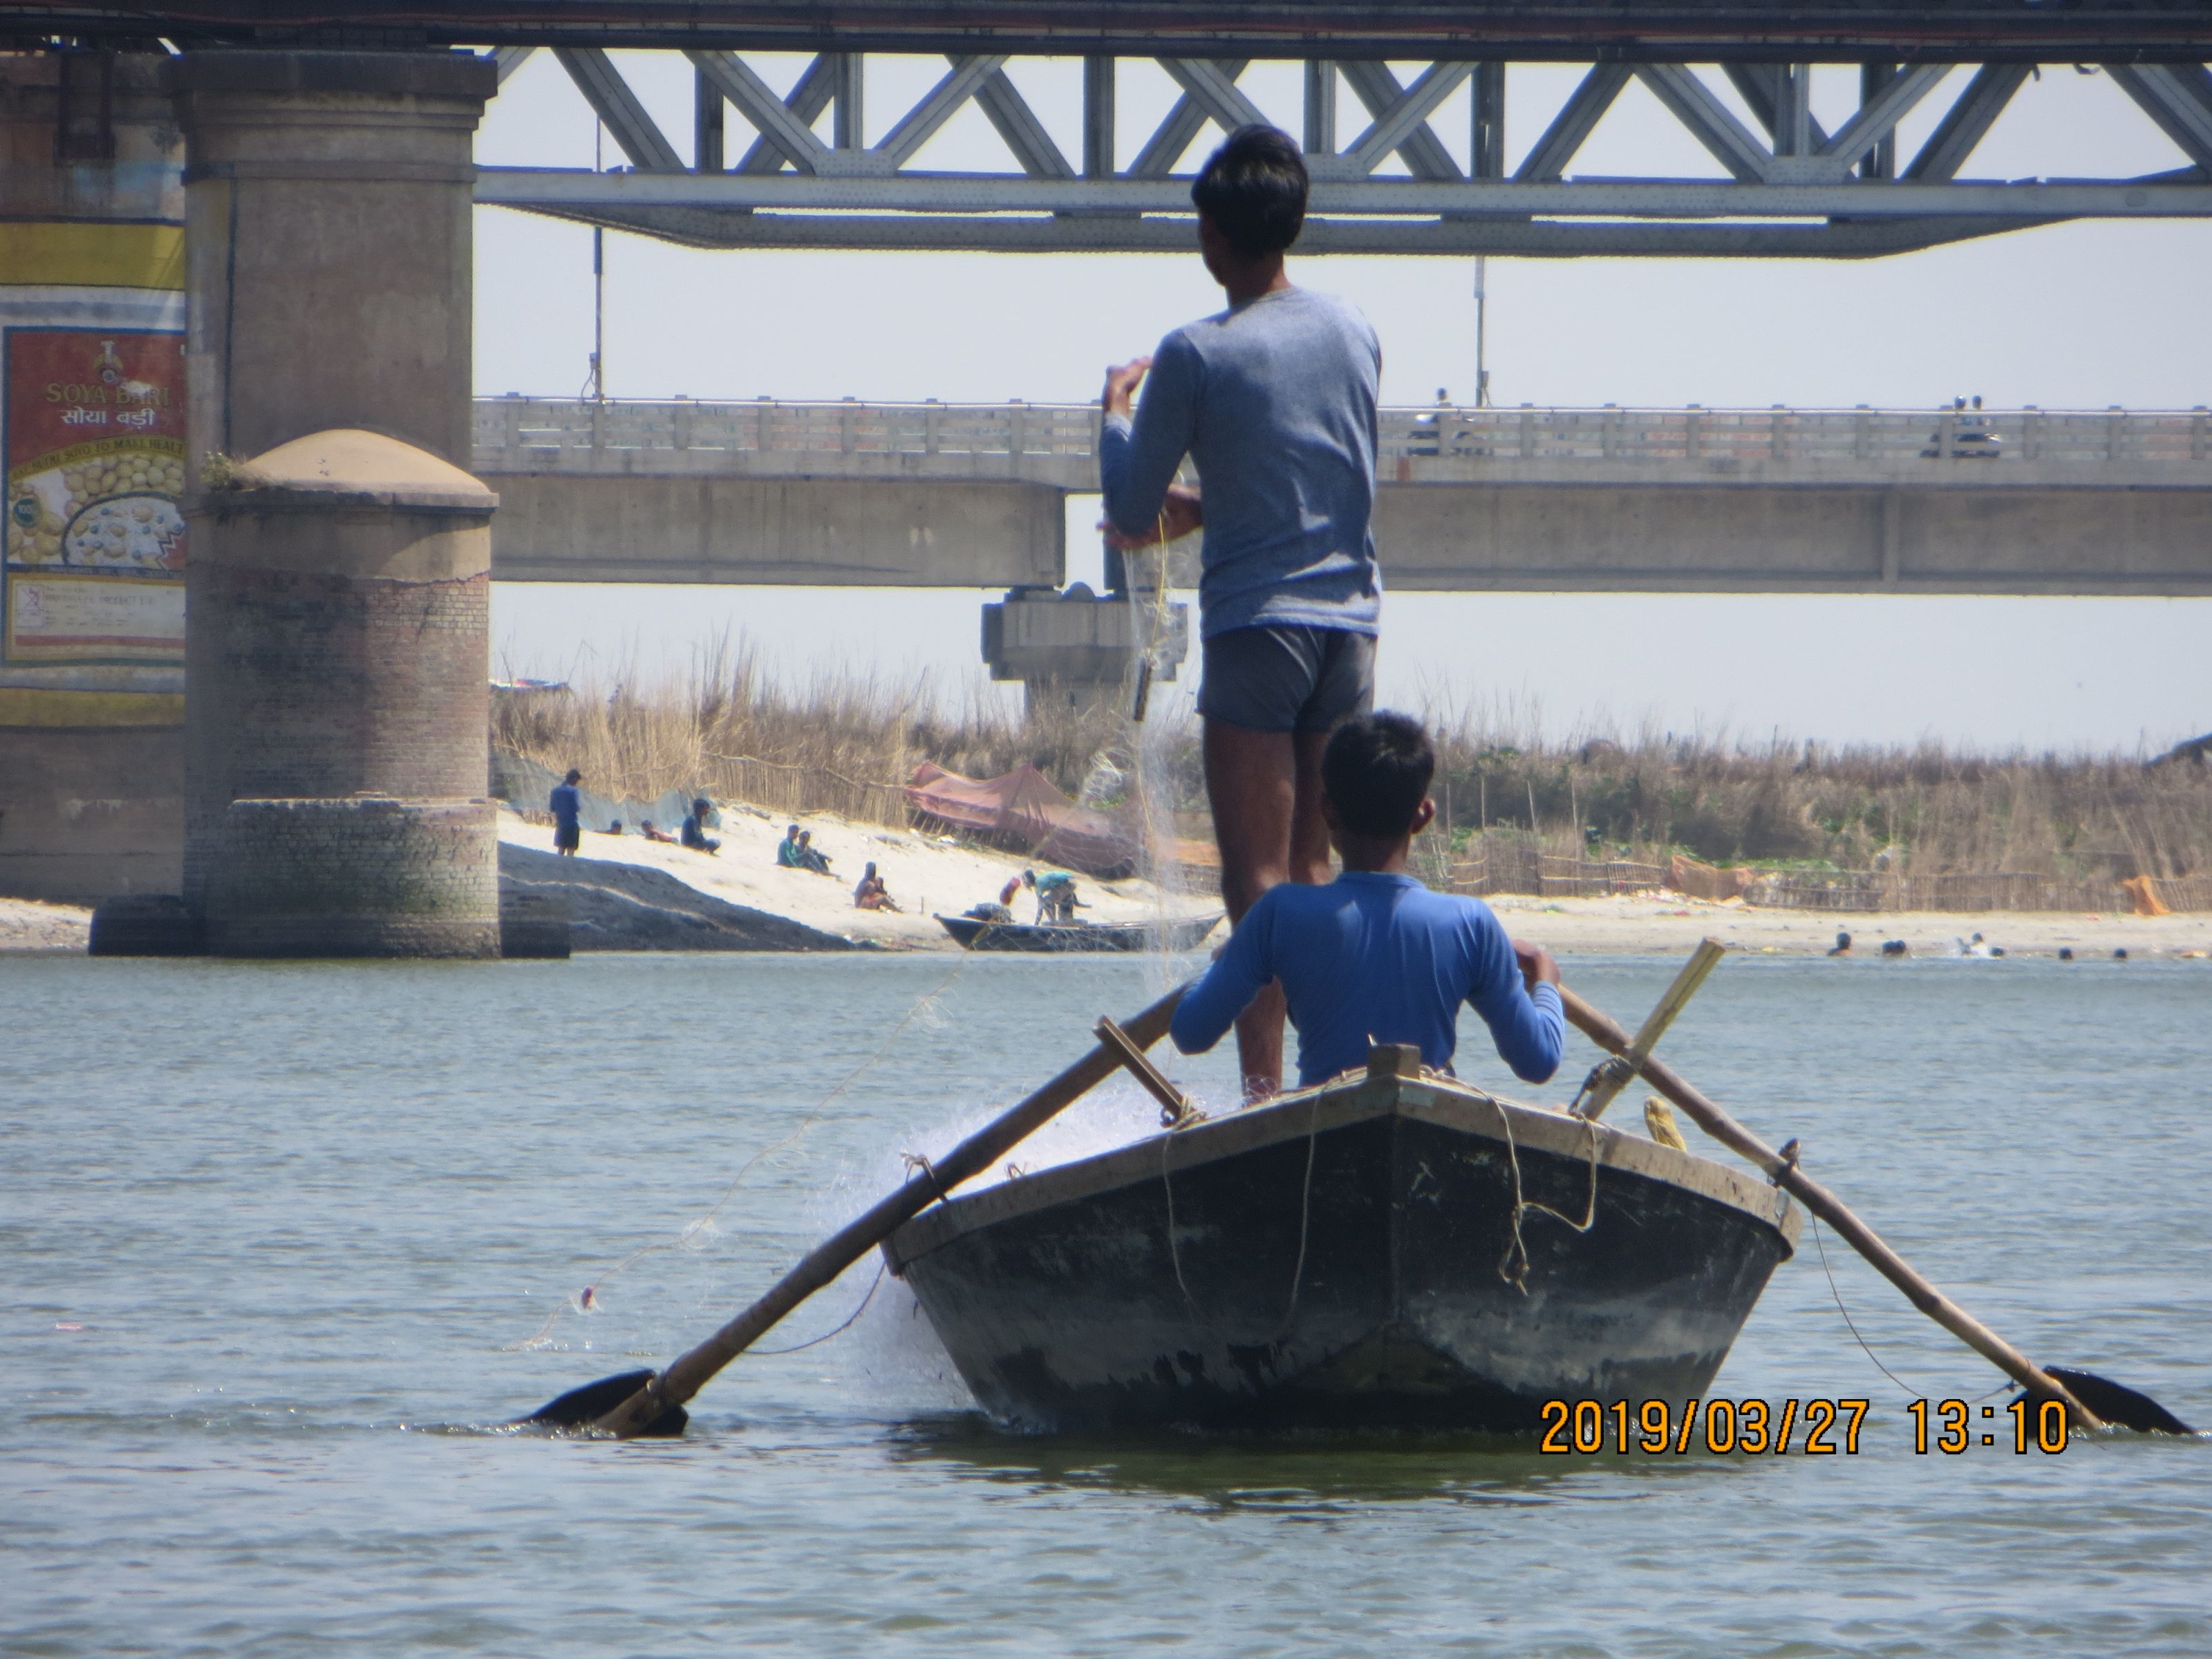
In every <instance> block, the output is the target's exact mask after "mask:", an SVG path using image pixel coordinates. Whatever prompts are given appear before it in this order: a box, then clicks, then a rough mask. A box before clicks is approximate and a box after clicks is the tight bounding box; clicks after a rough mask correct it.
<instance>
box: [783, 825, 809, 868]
mask: <svg viewBox="0 0 2212 1659" xmlns="http://www.w3.org/2000/svg"><path fill="white" fill-rule="evenodd" d="M775 866H776V868H777V869H779V870H804V869H805V867H806V866H805V865H803V864H801V863H800V862H799V826H798V825H797V824H795V823H793V824H789V825H787V826H786V827H785V829H784V832H783V839H782V840H781V841H780V842H776V844H775Z"/></svg>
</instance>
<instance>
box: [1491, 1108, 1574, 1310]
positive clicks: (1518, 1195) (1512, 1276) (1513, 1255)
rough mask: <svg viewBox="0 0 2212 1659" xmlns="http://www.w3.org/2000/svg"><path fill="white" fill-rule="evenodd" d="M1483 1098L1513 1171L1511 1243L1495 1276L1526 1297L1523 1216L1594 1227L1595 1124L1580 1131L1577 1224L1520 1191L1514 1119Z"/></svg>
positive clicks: (1526, 1266)
mask: <svg viewBox="0 0 2212 1659" xmlns="http://www.w3.org/2000/svg"><path fill="white" fill-rule="evenodd" d="M1593 1075H1595V1074H1593ZM1482 1098H1483V1099H1485V1100H1486V1101H1489V1102H1490V1103H1491V1105H1492V1107H1493V1108H1494V1109H1496V1110H1497V1113H1498V1123H1499V1124H1500V1125H1501V1126H1502V1127H1504V1131H1505V1161H1506V1163H1507V1164H1510V1166H1511V1167H1512V1170H1513V1242H1512V1243H1510V1244H1509V1245H1507V1246H1506V1247H1505V1254H1504V1255H1502V1256H1500V1257H1498V1277H1499V1278H1500V1279H1504V1281H1505V1282H1506V1283H1507V1284H1509V1285H1511V1286H1512V1287H1513V1288H1514V1289H1515V1290H1516V1291H1520V1292H1521V1294H1522V1295H1523V1296H1526V1295H1528V1244H1527V1243H1526V1242H1525V1241H1524V1240H1523V1239H1522V1237H1521V1218H1522V1215H1524V1214H1526V1213H1527V1212H1528V1211H1530V1210H1537V1211H1541V1212H1542V1213H1544V1214H1546V1215H1547V1216H1550V1217H1551V1218H1553V1220H1554V1221H1560V1222H1565V1224H1566V1225H1568V1226H1570V1227H1571V1228H1573V1229H1574V1231H1577V1232H1578V1233H1586V1232H1588V1231H1589V1230H1590V1229H1591V1228H1592V1227H1595V1225H1597V1162H1598V1159H1597V1121H1596V1120H1595V1119H1594V1118H1583V1120H1582V1126H1583V1129H1584V1130H1585V1131H1586V1132H1587V1133H1589V1205H1588V1206H1586V1207H1585V1209H1584V1211H1583V1218H1582V1219H1581V1220H1580V1221H1577V1220H1576V1219H1575V1218H1573V1217H1572V1216H1570V1215H1566V1214H1565V1213H1563V1212H1560V1211H1558V1210H1555V1209H1553V1207H1552V1206H1550V1205H1548V1204H1544V1203H1540V1202H1539V1201H1537V1200H1534V1199H1533V1198H1528V1197H1527V1196H1525V1195H1524V1194H1523V1193H1522V1188H1521V1149H1520V1147H1519V1146H1518V1145H1516V1143H1515V1141H1514V1139H1513V1119H1512V1117H1511V1116H1510V1115H1509V1114H1508V1113H1507V1112H1506V1109H1505V1103H1504V1102H1503V1101H1501V1100H1498V1099H1496V1098H1494V1097H1492V1096H1489V1095H1485V1096H1483V1097H1482ZM1577 1098H1579V1097H1577Z"/></svg>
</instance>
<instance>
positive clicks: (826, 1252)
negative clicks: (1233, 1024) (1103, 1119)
mask: <svg viewBox="0 0 2212 1659" xmlns="http://www.w3.org/2000/svg"><path fill="white" fill-rule="evenodd" d="M1188 988H1189V987H1188V986H1177V987H1176V988H1175V989H1174V990H1172V991H1170V992H1169V993H1168V994H1167V995H1165V996H1164V997H1162V998H1161V999H1160V1000H1158V1002H1155V1003H1154V1004H1152V1006H1151V1007H1149V1008H1147V1009H1146V1010H1145V1011H1144V1012H1142V1013H1140V1014H1139V1015H1137V1016H1136V1017H1135V1018H1133V1019H1131V1020H1128V1021H1127V1022H1125V1023H1124V1024H1122V1026H1121V1031H1122V1033H1123V1034H1124V1035H1125V1036H1127V1039H1128V1040H1129V1042H1131V1043H1132V1044H1133V1046H1134V1047H1135V1048H1138V1049H1139V1051H1141V1050H1143V1049H1145V1048H1150V1047H1151V1046H1152V1044H1153V1043H1155V1042H1158V1041H1159V1040H1160V1038H1161V1037H1163V1036H1165V1035H1166V1034H1167V1029H1168V1021H1169V1020H1170V1018H1173V1017H1174V1014H1175V1011H1176V1004H1177V1003H1179V1002H1181V1001H1182V994H1183V992H1184V991H1186V990H1188ZM1121 1064H1122V1059H1121V1054H1120V1053H1119V1052H1118V1051H1117V1050H1116V1049H1115V1048H1114V1047H1113V1046H1112V1045H1110V1044H1109V1043H1108V1042H1105V1041H1103V1040H1101V1041H1100V1042H1098V1043H1097V1046H1096V1047H1094V1048H1092V1049H1091V1052H1090V1053H1089V1054H1085V1055H1084V1056H1083V1058H1082V1059H1080V1060H1077V1061H1076V1062H1075V1064H1073V1066H1069V1067H1068V1068H1067V1069H1066V1071H1064V1072H1062V1073H1060V1075H1059V1076H1058V1077H1055V1078H1054V1079H1052V1081H1051V1082H1049V1083H1048V1084H1046V1085H1044V1086H1043V1087H1042V1088H1041V1089H1039V1090H1037V1091H1036V1092H1035V1093H1034V1094H1032V1095H1030V1096H1029V1097H1027V1098H1025V1099H1024V1100H1022V1101H1021V1102H1019V1103H1018V1104H1016V1105H1014V1106H1012V1107H1009V1108H1008V1109H1006V1111H1004V1112H1002V1113H1000V1115H998V1116H997V1117H995V1118H994V1119H993V1120H992V1121H990V1122H989V1123H987V1124H985V1125H984V1126H983V1127H981V1128H980V1129H978V1130H976V1131H975V1133H974V1134H971V1135H969V1137H968V1139H965V1140H963V1141H962V1142H961V1143H960V1144H959V1145H958V1146H956V1147H954V1148H953V1149H952V1150H951V1152H947V1153H946V1154H945V1157H944V1158H941V1159H939V1161H938V1162H937V1163H936V1164H927V1163H925V1164H922V1165H921V1168H920V1169H918V1170H916V1171H915V1173H914V1174H913V1175H912V1176H909V1177H908V1179H907V1180H906V1181H905V1182H902V1184H901V1185H900V1186H899V1188H897V1190H896V1191H895V1192H891V1193H889V1194H885V1195H884V1197H883V1198H881V1199H879V1200H877V1202H876V1203H875V1204H874V1205H873V1206H871V1207H870V1208H869V1209H868V1210H867V1211H866V1212H865V1213H863V1214H861V1215H860V1216H858V1217H856V1218H854V1219H853V1220H851V1221H848V1222H847V1223H846V1224H845V1225H843V1226H842V1227H841V1228H839V1229H838V1230H837V1231H836V1232H835V1233H833V1234H831V1235H830V1237H828V1238H826V1239H824V1240H823V1242H822V1243H819V1244H817V1245H816V1246H815V1247H814V1249H811V1251H809V1252H808V1253H807V1255H806V1256H805V1259H804V1260H803V1261H800V1262H799V1265H798V1266H797V1267H793V1269H792V1270H791V1271H790V1272H789V1273H786V1274H785V1275H784V1276H783V1277H782V1278H781V1279H778V1280H776V1282H775V1285H772V1286H770V1287H769V1291H768V1293H767V1294H766V1295H764V1296H763V1297H761V1298H760V1299H759V1300H758V1301H757V1302H755V1303H754V1304H752V1306H750V1308H747V1309H746V1310H744V1312H743V1313H741V1314H739V1315H738V1316H737V1317H736V1318H735V1319H732V1321H730V1322H729V1323H728V1324H726V1325H725V1326H723V1327H722V1328H721V1329H720V1330H719V1331H716V1332H715V1333H714V1335H712V1336H710V1337H708V1339H707V1340H705V1341H704V1342H702V1343H701V1344H699V1346H697V1347H696V1348H693V1349H692V1350H691V1351H690V1352H689V1353H686V1354H684V1356H683V1357H682V1358H679V1359H678V1360H676V1361H675V1363H673V1364H671V1365H669V1366H668V1367H667V1369H666V1370H661V1371H657V1372H655V1373H654V1374H653V1376H652V1378H651V1379H650V1380H649V1381H648V1382H647V1383H645V1385H644V1386H643V1387H641V1388H640V1389H638V1390H637V1391H636V1392H635V1394H633V1395H630V1396H629V1398H628V1399H627V1400H624V1401H623V1402H622V1404H620V1405H619V1406H617V1407H615V1408H614V1409H613V1410H612V1411H611V1412H608V1413H606V1414H605V1416H603V1417H601V1418H599V1419H597V1420H596V1421H594V1422H593V1423H592V1425H591V1426H592V1430H593V1431H596V1432H599V1433H603V1434H611V1435H614V1436H617V1437H619V1438H623V1439H629V1438H630V1437H634V1436H635V1435H637V1434H639V1433H640V1432H641V1431H644V1430H645V1429H647V1427H649V1426H650V1425H652V1424H653V1423H654V1422H656V1421H658V1420H659V1419H660V1418H661V1417H663V1416H664V1415H665V1414H666V1413H669V1412H671V1411H672V1410H674V1409H675V1408H676V1407H679V1406H681V1405H683V1404H684V1401H687V1400H690V1398H691V1397H692V1396H693V1395H696V1394H697V1393H698V1392H699V1390H700V1389H703V1388H705V1387H706V1386H707V1383H708V1381H709V1380H710V1379H712V1378H713V1376H714V1374H715V1373H716V1372H717V1371H719V1370H721V1369H722V1367H723V1366H725V1365H726V1364H729V1363H730V1362H731V1361H732V1359H735V1358H737V1357H738V1355H739V1354H741V1353H743V1352H744V1351H745V1350H746V1349H747V1348H749V1347H750V1346H752V1345H753V1344H754V1343H756V1342H757V1341H758V1340H760V1339H761V1338H762V1337H763V1336H765V1335H766V1334H768V1333H769V1331H770V1330H771V1329H773V1328H775V1324H776V1322H778V1321H779V1320H781V1319H782V1318H783V1316H785V1315H786V1314H788V1313H789V1312H790V1311H791V1310H793V1308H796V1307H797V1306H798V1305H799V1304H800V1303H802V1302H804V1301H805V1300H806V1298H807V1297H810V1296H811V1295H813V1294H814V1292H815V1291H818V1290H821V1289H822V1288H823V1286H825V1285H829V1283H830V1282H831V1281H833V1280H834V1279H836V1278H837V1276H838V1275H839V1274H841V1273H843V1272H844V1271H845V1269H846V1268H848V1267H851V1266H852V1265H853V1264H854V1262H855V1261H859V1260H860V1258H861V1257H862V1256H863V1255H866V1254H867V1253H868V1252H869V1251H870V1250H872V1249H874V1248H875V1247H876V1246H877V1245H878V1244H880V1243H883V1241H884V1239H886V1238H888V1237H890V1235H891V1233H892V1232H893V1231H895V1230H896V1229H897V1228H898V1227H900V1226H901V1225H903V1224H904V1223H906V1222H908V1221H909V1220H911V1219H912V1218H914V1217H915V1216H917V1215H919V1214H921V1212H922V1211H924V1210H926V1209H927V1208H928V1207H929V1206H931V1205H932V1204H934V1203H936V1202H937V1201H938V1200H939V1199H941V1198H944V1197H945V1196H947V1195H948V1194H950V1193H951V1191H952V1189H953V1188H955V1187H957V1186H958V1185H960V1183H961V1182H963V1181H967V1180H970V1179H972V1178H973V1177H974V1176H979V1175H981V1174H982V1173H983V1171H984V1170H987V1169H989V1168H990V1167H991V1166H992V1165H993V1164H996V1163H997V1162H998V1161H999V1160H1000V1158H1004V1157H1005V1156H1006V1154H1007V1153H1008V1152H1012V1150H1013V1149H1014V1148H1015V1147H1016V1146H1019V1145H1020V1144H1021V1143H1022V1142H1023V1141H1024V1140H1026V1139H1028V1138H1029V1137H1030V1135H1032V1134H1035V1133H1036V1132H1037V1131H1038V1130H1039V1129H1041V1128H1042V1127H1044V1126H1045V1125H1046V1124H1047V1123H1048V1122H1049V1121H1051V1120H1052V1119H1053V1118H1054V1117H1056V1116H1058V1115H1060V1113H1061V1112H1063V1111H1065V1110H1066V1109H1067V1108H1068V1107H1070V1106H1072V1105H1073V1104H1074V1103H1076V1102H1077V1101H1078V1100H1079V1099H1081V1098H1082V1097H1084V1096H1085V1095H1086V1094H1088V1093H1090V1092H1091V1090H1093V1089H1095V1088H1096V1087H1097V1086H1098V1085H1099V1084H1101V1083H1103V1082H1104V1081H1105V1080H1106V1079H1108V1078H1109V1077H1111V1076H1112V1075H1113V1074H1114V1073H1115V1071H1116V1070H1118V1069H1119V1068H1120V1067H1121Z"/></svg>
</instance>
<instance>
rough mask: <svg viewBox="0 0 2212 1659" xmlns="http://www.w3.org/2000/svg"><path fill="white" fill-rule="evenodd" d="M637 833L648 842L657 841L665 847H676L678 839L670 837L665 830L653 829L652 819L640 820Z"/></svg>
mask: <svg viewBox="0 0 2212 1659" xmlns="http://www.w3.org/2000/svg"><path fill="white" fill-rule="evenodd" d="M637 832H638V834H640V835H641V836H644V837H645V838H646V839H647V841H657V842H659V843H660V844H661V845H662V846H663V847H673V846H675V845H676V837H675V836H671V835H670V834H669V833H668V832H667V831H666V830H665V829H654V828H653V820H652V819H651V818H641V819H640V820H639V821H638V826H637Z"/></svg>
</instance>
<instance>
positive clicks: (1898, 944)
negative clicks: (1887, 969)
mask: <svg viewBox="0 0 2212 1659" xmlns="http://www.w3.org/2000/svg"><path fill="white" fill-rule="evenodd" d="M1881 953H1882V955H1884V956H1886V957H1909V956H1911V954H1912V947H1911V945H1907V944H1906V943H1905V941H1904V940H1903V939H1884V940H1882V942H1881Z"/></svg>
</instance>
